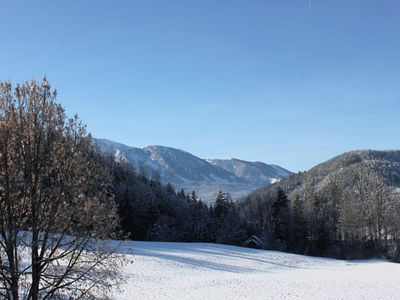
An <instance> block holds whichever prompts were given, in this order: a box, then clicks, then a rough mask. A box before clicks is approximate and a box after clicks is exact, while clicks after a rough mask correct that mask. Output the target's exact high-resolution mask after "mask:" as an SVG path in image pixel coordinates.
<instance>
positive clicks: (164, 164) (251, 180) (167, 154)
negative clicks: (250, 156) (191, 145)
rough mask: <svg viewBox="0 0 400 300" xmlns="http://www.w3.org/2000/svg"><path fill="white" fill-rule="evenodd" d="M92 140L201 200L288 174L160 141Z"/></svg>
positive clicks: (237, 193) (245, 191)
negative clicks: (203, 155) (140, 143)
mask: <svg viewBox="0 0 400 300" xmlns="http://www.w3.org/2000/svg"><path fill="white" fill-rule="evenodd" d="M94 144H95V145H96V147H97V148H98V149H99V151H100V152H101V153H104V154H106V153H107V154H110V155H113V156H114V157H115V160H116V161H118V162H121V161H125V162H128V163H130V164H132V165H133V166H134V167H135V168H137V169H142V170H144V171H145V172H146V173H147V174H148V175H150V176H151V175H153V174H155V173H158V174H159V175H160V178H161V181H162V182H163V183H168V182H170V183H172V184H173V185H174V186H175V187H176V188H179V189H180V188H183V189H185V191H186V192H191V191H192V190H195V191H196V192H197V194H198V195H199V196H200V197H201V198H202V199H203V200H205V201H213V200H214V199H215V196H216V194H217V193H218V191H219V190H222V191H227V192H230V193H231V195H232V197H233V198H237V197H240V196H243V195H245V194H248V193H250V192H252V191H254V190H256V189H257V188H260V187H262V186H264V185H266V184H270V183H273V182H276V181H277V180H280V179H281V178H283V177H285V176H288V175H290V174H291V172H289V171H287V170H285V169H283V168H281V167H279V166H276V165H268V164H265V163H262V162H247V161H244V160H239V159H229V160H222V159H201V158H199V157H197V156H194V155H192V154H190V153H188V152H186V151H183V150H180V149H175V148H170V147H165V146H160V145H152V146H147V147H144V148H136V147H130V146H126V145H124V144H120V143H117V142H113V141H110V140H105V139H94Z"/></svg>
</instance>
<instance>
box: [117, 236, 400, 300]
mask: <svg viewBox="0 0 400 300" xmlns="http://www.w3.org/2000/svg"><path fill="white" fill-rule="evenodd" d="M121 251H122V252H124V253H128V260H129V261H130V262H131V263H130V264H129V263H128V264H126V266H125V267H124V269H123V274H124V275H125V276H126V278H127V281H126V283H125V284H124V285H123V286H122V289H123V291H122V292H120V293H118V292H116V293H115V294H114V297H115V299H121V300H124V299H126V300H128V299H132V297H133V295H134V298H137V299H152V300H156V299H374V300H375V299H394V298H396V297H397V296H398V295H399V294H400V268H399V267H398V265H397V264H394V263H389V262H387V261H384V260H373V261H354V262H348V261H342V260H334V259H327V258H316V257H307V256H301V255H294V254H288V253H282V252H275V251H262V250H255V249H248V248H242V247H235V246H226V245H216V244H206V243H195V244H191V243H159V242H122V246H121ZM177 282H179V284H177Z"/></svg>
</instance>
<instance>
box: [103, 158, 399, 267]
mask: <svg viewBox="0 0 400 300" xmlns="http://www.w3.org/2000/svg"><path fill="white" fill-rule="evenodd" d="M106 163H107V164H108V166H109V168H110V170H111V172H112V187H113V193H114V195H115V199H116V202H117V205H118V209H119V215H120V219H121V229H122V231H123V232H124V233H125V237H127V238H130V239H135V240H150V241H181V242H216V243H225V244H233V245H241V244H242V243H243V242H244V241H245V240H246V239H247V238H248V237H249V236H251V235H257V236H258V237H259V238H261V239H262V240H263V241H264V244H263V248H265V249H274V250H281V251H289V252H294V253H299V254H306V255H323V256H330V257H337V258H347V259H351V258H368V257H376V256H380V257H388V258H392V259H395V258H397V259H398V258H399V253H398V252H399V249H400V248H399V247H398V244H399V238H400V224H399V222H398V220H400V201H399V199H400V194H399V193H398V192H396V191H397V190H396V189H394V188H390V187H388V186H387V185H386V184H385V182H384V180H383V179H382V178H381V177H379V176H377V175H374V173H373V172H368V171H367V169H365V168H356V167H354V168H351V169H349V170H348V171H346V174H341V176H338V175H337V174H332V175H329V176H327V177H326V178H325V179H324V180H323V182H322V183H319V184H318V185H316V184H315V182H313V180H314V179H313V178H314V177H306V180H305V181H304V182H303V183H302V185H301V187H300V188H297V189H295V190H290V189H288V187H287V186H279V185H274V186H272V187H270V188H268V189H266V190H263V192H262V193H253V194H251V195H249V196H247V197H245V198H243V199H241V200H239V201H237V202H233V201H232V199H231V198H230V196H229V194H228V193H223V192H220V193H219V194H218V196H217V198H216V200H215V202H214V203H213V204H211V205H207V204H206V203H204V202H202V200H201V199H199V198H198V197H197V195H196V193H195V192H192V193H191V194H190V195H189V194H185V192H184V191H183V190H180V191H175V189H174V187H173V186H172V185H170V184H167V185H163V184H162V183H161V181H160V179H159V176H152V177H149V176H148V174H146V173H145V171H143V170H135V169H134V168H133V167H132V166H131V165H129V164H125V163H116V162H114V160H113V159H112V158H108V159H106ZM285 187H286V190H285ZM396 249H397V250H396Z"/></svg>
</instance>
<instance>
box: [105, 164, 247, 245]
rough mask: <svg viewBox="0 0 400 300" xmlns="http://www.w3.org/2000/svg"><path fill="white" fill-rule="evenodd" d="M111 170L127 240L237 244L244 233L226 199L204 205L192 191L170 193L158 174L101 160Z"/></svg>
mask: <svg viewBox="0 0 400 300" xmlns="http://www.w3.org/2000/svg"><path fill="white" fill-rule="evenodd" d="M105 163H106V164H107V165H108V167H109V169H110V170H111V175H112V190H113V191H112V192H113V194H114V195H115V200H116V202H117V206H118V211H119V215H120V223H121V229H122V231H123V233H124V234H125V237H126V238H129V239H135V240H148V241H180V242H216V243H226V244H240V243H241V242H243V239H245V238H246V236H247V234H248V233H247V232H246V230H245V228H244V226H243V225H242V224H241V222H240V218H239V213H238V211H237V208H236V206H235V204H234V203H233V201H232V199H231V198H230V196H229V194H227V193H222V192H220V193H219V194H218V197H217V199H216V202H215V204H214V205H207V204H206V203H204V202H203V201H202V200H201V199H199V198H198V197H197V195H196V193H195V192H194V191H193V192H192V193H191V194H185V192H184V191H183V190H180V191H175V189H174V187H173V186H172V185H171V184H167V185H163V184H162V183H161V181H160V178H159V176H157V174H153V176H149V174H146V172H145V171H144V170H143V169H141V170H136V169H134V168H133V167H132V166H131V165H129V164H127V163H116V162H114V160H113V158H112V157H109V158H105Z"/></svg>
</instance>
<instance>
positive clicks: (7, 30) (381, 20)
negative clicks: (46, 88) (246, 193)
mask: <svg viewBox="0 0 400 300" xmlns="http://www.w3.org/2000/svg"><path fill="white" fill-rule="evenodd" d="M0 1H1V9H0V28H1V39H0V54H1V55H0V79H1V80H13V81H21V80H29V79H33V78H36V79H40V78H42V77H43V76H44V75H47V76H48V77H49V80H50V82H51V83H52V85H53V86H54V87H56V88H57V89H58V91H59V101H60V102H61V103H62V104H63V105H64V106H65V107H66V108H67V112H68V113H69V114H72V113H75V112H77V113H78V114H79V116H80V117H81V119H82V120H83V121H84V122H85V123H86V124H87V125H88V129H89V131H90V132H92V134H93V135H94V136H96V137H102V138H107V139H111V140H115V141H118V142H121V143H125V144H128V145H131V146H145V145H149V144H161V145H165V146H171V147H175V148H181V149H184V150H186V151H189V152H191V153H193V154H195V155H197V156H200V157H215V158H226V157H237V158H241V159H246V160H261V161H265V162H267V163H275V164H279V165H282V166H283V167H286V168H288V169H290V170H293V171H299V170H306V169H308V168H310V167H312V166H313V165H315V164H317V163H319V162H322V161H324V160H326V159H329V158H331V157H332V156H334V155H338V154H340V153H342V152H345V151H349V150H353V149H400V139H399V129H400V118H399V113H400V38H399V34H400V18H399V15H400V2H399V1H398V0H375V1H372V0H354V1H352V0H335V1H333V0H312V2H311V6H310V3H309V0H275V1H269V0H260V1H244V0H243V1H238V0H219V1H215V0H209V1H207V0H201V1H194V0H193V1H187V0H181V1H173V0H171V1H161V0H160V1H155V0H154V1H111V0H110V1H99V0H96V1H95V0H92V1H89V0H85V1H78V0H76V1H71V0H69V1H50V0H49V1H40V0H39V1H27V0H26V1H2V0H0ZM33 2H35V3H33Z"/></svg>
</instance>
